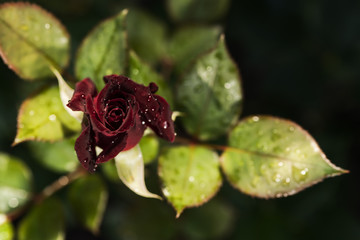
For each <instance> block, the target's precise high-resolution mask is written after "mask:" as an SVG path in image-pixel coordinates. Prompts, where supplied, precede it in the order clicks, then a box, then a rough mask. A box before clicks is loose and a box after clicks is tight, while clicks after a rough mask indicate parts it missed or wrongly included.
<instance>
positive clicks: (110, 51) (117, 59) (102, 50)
mask: <svg viewBox="0 0 360 240" xmlns="http://www.w3.org/2000/svg"><path fill="white" fill-rule="evenodd" d="M127 12H128V11H127V10H123V11H122V12H120V13H119V14H118V15H116V16H115V17H113V18H110V19H107V20H106V21H104V22H102V23H100V24H99V25H98V26H96V27H95V28H94V29H93V30H92V31H91V32H90V33H89V35H88V36H87V37H86V38H85V40H84V41H83V42H82V44H81V46H80V48H79V51H78V54H77V58H76V61H75V74H76V77H77V78H78V79H79V80H82V79H84V78H91V79H92V80H93V81H94V82H95V84H96V86H97V87H98V89H102V88H103V86H104V85H105V84H104V81H103V76H105V75H109V74H124V70H125V67H126V64H125V63H126V58H127V46H126V30H125V27H126V26H125V18H126V15H127Z"/></svg>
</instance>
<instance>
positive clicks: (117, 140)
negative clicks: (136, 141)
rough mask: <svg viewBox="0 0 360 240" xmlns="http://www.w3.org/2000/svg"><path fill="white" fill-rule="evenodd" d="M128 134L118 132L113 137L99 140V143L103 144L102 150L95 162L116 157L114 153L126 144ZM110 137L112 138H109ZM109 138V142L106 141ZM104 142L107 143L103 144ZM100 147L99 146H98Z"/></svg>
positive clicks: (117, 152) (122, 148)
mask: <svg viewBox="0 0 360 240" xmlns="http://www.w3.org/2000/svg"><path fill="white" fill-rule="evenodd" d="M127 138H128V135H127V134H126V133H123V134H118V135H117V136H115V137H113V138H104V139H102V140H101V144H98V145H99V146H100V145H103V146H102V148H103V151H102V152H101V153H100V154H99V156H98V157H97V159H96V163H103V162H106V161H109V160H110V159H113V158H114V157H116V155H118V154H119V152H121V151H122V150H124V148H125V146H126V142H127ZM111 139H112V140H111ZM109 140H111V142H108V141H109ZM105 143H107V144H106V145H105ZM100 147H101V146H100Z"/></svg>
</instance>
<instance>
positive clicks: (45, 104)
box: [14, 87, 81, 144]
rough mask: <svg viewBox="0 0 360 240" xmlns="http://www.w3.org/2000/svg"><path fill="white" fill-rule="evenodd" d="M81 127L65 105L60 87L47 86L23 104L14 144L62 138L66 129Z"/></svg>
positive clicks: (73, 129) (76, 129)
mask: <svg viewBox="0 0 360 240" xmlns="http://www.w3.org/2000/svg"><path fill="white" fill-rule="evenodd" d="M80 128H81V126H80V123H79V121H77V120H76V119H74V118H73V117H72V116H70V115H69V113H68V112H67V111H66V110H65V108H64V107H63V104H62V102H61V100H60V95H59V88H58V87H50V88H45V89H42V90H41V91H40V92H38V93H37V94H35V95H33V96H31V97H30V98H28V99H27V100H26V101H25V102H23V104H22V105H21V108H20V111H19V115H18V131H17V135H16V138H15V141H14V144H17V143H20V142H22V141H26V140H44V141H55V140H60V139H62V138H63V137H64V136H65V133H66V130H68V131H69V130H71V131H79V130H80Z"/></svg>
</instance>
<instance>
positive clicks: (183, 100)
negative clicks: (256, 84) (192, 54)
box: [177, 38, 242, 140]
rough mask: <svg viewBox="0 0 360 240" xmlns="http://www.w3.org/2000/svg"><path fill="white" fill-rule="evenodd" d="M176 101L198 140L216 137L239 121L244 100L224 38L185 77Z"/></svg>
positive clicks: (236, 71) (183, 119)
mask: <svg viewBox="0 0 360 240" xmlns="http://www.w3.org/2000/svg"><path fill="white" fill-rule="evenodd" d="M177 102H178V105H179V110H180V111H181V112H183V113H184V116H183V117H181V118H180V120H181V121H182V123H183V124H184V127H185V129H186V130H187V131H188V132H189V133H190V134H191V135H193V136H195V137H197V138H199V139H202V140H208V139H214V138H216V137H218V136H220V135H222V134H225V133H226V132H227V131H228V130H229V129H230V127H232V126H233V125H234V124H235V123H236V121H237V119H238V117H239V114H240V111H241V103H242V89H241V82H240V75H239V72H238V70H237V67H236V65H235V63H234V62H233V61H232V59H231V58H230V56H229V54H228V52H227V50H226V47H225V42H224V39H223V38H221V40H220V42H219V44H218V46H217V47H216V48H215V49H214V50H212V51H211V52H209V53H208V54H206V55H204V56H202V57H201V58H199V59H198V60H197V61H196V62H195V64H194V66H193V67H192V68H191V70H190V71H189V72H187V73H186V74H185V75H184V76H183V78H182V80H181V81H180V83H179V85H178V88H177Z"/></svg>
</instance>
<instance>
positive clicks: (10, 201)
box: [8, 198, 19, 208]
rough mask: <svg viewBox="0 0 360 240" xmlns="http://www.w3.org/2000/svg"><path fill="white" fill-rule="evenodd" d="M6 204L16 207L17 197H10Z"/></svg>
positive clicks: (17, 203)
mask: <svg viewBox="0 0 360 240" xmlns="http://www.w3.org/2000/svg"><path fill="white" fill-rule="evenodd" d="M8 205H9V207H11V208H16V207H17V206H19V200H18V199H17V198H10V199H9V201H8Z"/></svg>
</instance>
